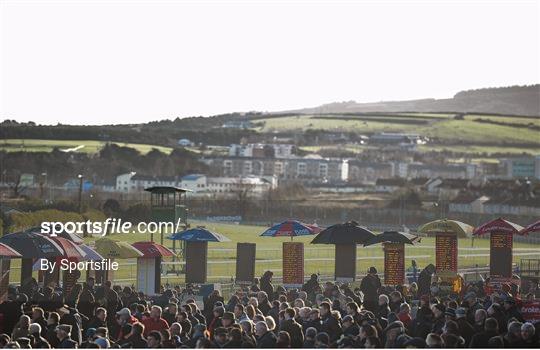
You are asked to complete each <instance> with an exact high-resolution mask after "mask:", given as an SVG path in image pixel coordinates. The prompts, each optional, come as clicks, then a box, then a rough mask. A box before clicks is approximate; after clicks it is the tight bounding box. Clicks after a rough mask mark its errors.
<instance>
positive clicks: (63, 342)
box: [56, 324, 78, 349]
mask: <svg viewBox="0 0 540 350" xmlns="http://www.w3.org/2000/svg"><path fill="white" fill-rule="evenodd" d="M56 337H57V338H58V341H59V343H58V348H59V349H76V348H77V347H78V344H77V342H76V341H75V340H73V339H71V325H68V324H61V325H58V327H56Z"/></svg>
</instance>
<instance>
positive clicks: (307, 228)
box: [261, 220, 321, 239]
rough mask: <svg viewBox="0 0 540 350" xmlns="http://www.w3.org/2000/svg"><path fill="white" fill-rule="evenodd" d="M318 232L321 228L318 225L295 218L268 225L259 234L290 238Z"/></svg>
mask: <svg viewBox="0 0 540 350" xmlns="http://www.w3.org/2000/svg"><path fill="white" fill-rule="evenodd" d="M319 232H321V229H320V228H319V227H318V226H314V225H308V224H304V223H303V222H300V221H297V220H287V221H283V222H281V223H279V224H277V225H274V226H272V227H270V228H269V229H268V230H266V231H264V232H263V233H262V234H261V236H263V237H291V239H292V238H293V237H294V236H310V235H314V234H317V233H319Z"/></svg>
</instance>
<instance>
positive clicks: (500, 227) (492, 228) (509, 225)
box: [473, 218, 523, 236]
mask: <svg viewBox="0 0 540 350" xmlns="http://www.w3.org/2000/svg"><path fill="white" fill-rule="evenodd" d="M522 230H523V227H522V226H519V225H518V224H514V223H513V222H510V221H508V220H504V219H502V218H498V219H495V220H492V221H489V222H486V223H485V224H483V225H480V226H478V227H477V228H476V229H475V230H474V232H473V235H475V236H481V235H485V234H491V233H493V232H500V233H510V234H513V235H516V234H519V235H522V234H523V233H522Z"/></svg>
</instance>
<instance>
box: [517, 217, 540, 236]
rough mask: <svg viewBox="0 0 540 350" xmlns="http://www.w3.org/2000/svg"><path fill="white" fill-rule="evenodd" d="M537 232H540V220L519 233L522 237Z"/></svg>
mask: <svg viewBox="0 0 540 350" xmlns="http://www.w3.org/2000/svg"><path fill="white" fill-rule="evenodd" d="M535 232H540V220H538V221H537V222H534V223H532V224H530V225H529V226H527V227H525V228H524V229H523V230H521V231H520V232H519V233H520V234H522V235H528V234H529V233H535Z"/></svg>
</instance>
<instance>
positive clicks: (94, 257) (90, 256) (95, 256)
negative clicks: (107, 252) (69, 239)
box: [79, 244, 105, 261]
mask: <svg viewBox="0 0 540 350" xmlns="http://www.w3.org/2000/svg"><path fill="white" fill-rule="evenodd" d="M79 248H81V249H82V251H83V252H85V253H86V256H85V257H84V259H83V260H85V261H101V260H104V259H105V258H103V257H102V256H101V255H100V254H99V253H98V252H96V251H95V250H94V249H92V248H91V247H90V246H88V245H86V244H81V245H80V246H79Z"/></svg>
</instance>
